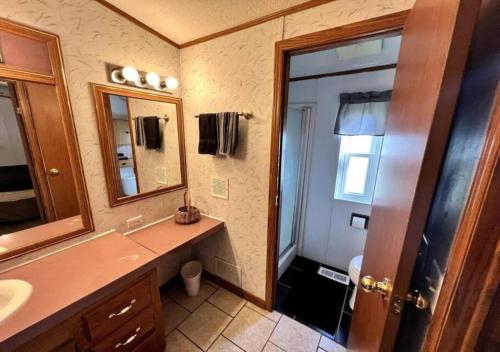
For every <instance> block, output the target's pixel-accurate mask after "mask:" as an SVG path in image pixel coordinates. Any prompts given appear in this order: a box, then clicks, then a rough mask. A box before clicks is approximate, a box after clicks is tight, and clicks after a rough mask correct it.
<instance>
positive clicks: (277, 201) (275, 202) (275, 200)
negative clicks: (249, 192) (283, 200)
mask: <svg viewBox="0 0 500 352" xmlns="http://www.w3.org/2000/svg"><path fill="white" fill-rule="evenodd" d="M279 204H280V196H278V195H277V196H276V197H275V199H274V205H275V206H278V205H279Z"/></svg>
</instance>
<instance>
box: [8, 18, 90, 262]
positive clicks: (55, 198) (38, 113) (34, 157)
mask: <svg viewBox="0 0 500 352" xmlns="http://www.w3.org/2000/svg"><path fill="white" fill-rule="evenodd" d="M0 52H1V58H0V261H3V260H6V259H10V258H12V257H15V256H18V255H21V254H24V253H27V252H30V251H33V250H36V249H39V248H42V247H45V246H48V245H50V244H53V243H55V242H60V241H63V240H65V239H68V238H71V237H76V236H80V235H82V234H85V233H88V232H91V231H93V230H94V226H93V222H92V216H91V211H90V205H89V200H88V196H87V190H86V187H85V179H84V175H83V170H82V164H81V160H80V153H79V148H78V142H77V138H76V132H75V127H74V123H73V116H72V112H71V107H70V102H69V97H68V93H67V89H66V84H65V79H64V71H63V66H62V59H61V55H60V45H59V38H58V37H57V36H56V35H54V34H50V33H46V32H41V31H39V30H35V29H32V28H29V27H26V26H23V25H19V24H17V23H14V22H11V21H8V20H5V19H0Z"/></svg>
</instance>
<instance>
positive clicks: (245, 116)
mask: <svg viewBox="0 0 500 352" xmlns="http://www.w3.org/2000/svg"><path fill="white" fill-rule="evenodd" d="M238 116H243V117H244V118H245V119H247V120H250V119H251V118H252V117H253V113H252V112H239V113H238ZM194 117H195V118H198V117H200V115H195V116H194Z"/></svg>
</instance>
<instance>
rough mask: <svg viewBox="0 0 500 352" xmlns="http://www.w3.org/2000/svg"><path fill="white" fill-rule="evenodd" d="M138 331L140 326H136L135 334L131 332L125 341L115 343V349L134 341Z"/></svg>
mask: <svg viewBox="0 0 500 352" xmlns="http://www.w3.org/2000/svg"><path fill="white" fill-rule="evenodd" d="M139 331H141V327H138V328H137V329H135V334H133V335H132V336H130V337H129V338H128V339H127V340H126V341H125V342H118V343H117V344H116V345H115V349H117V348H120V347H123V346H127V345H128V344H129V343H131V342H132V341H134V340H135V338H136V337H137V335H139Z"/></svg>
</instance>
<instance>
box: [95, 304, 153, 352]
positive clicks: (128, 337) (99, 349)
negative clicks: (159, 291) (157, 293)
mask: <svg viewBox="0 0 500 352" xmlns="http://www.w3.org/2000/svg"><path fill="white" fill-rule="evenodd" d="M153 331H154V314H153V307H148V308H146V309H145V310H143V311H142V312H140V313H139V315H137V316H136V317H135V318H134V319H132V320H129V321H128V322H126V323H125V324H124V325H123V326H122V327H120V328H119V329H118V330H116V331H115V332H113V333H112V334H111V335H109V336H107V337H106V338H105V339H104V340H102V341H101V342H99V343H98V344H97V345H95V346H94V347H93V348H92V351H94V352H110V351H116V352H128V351H133V350H134V348H135V347H137V346H138V345H139V343H140V342H141V341H142V340H143V339H144V337H145V336H147V335H148V334H149V333H150V332H153Z"/></svg>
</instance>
